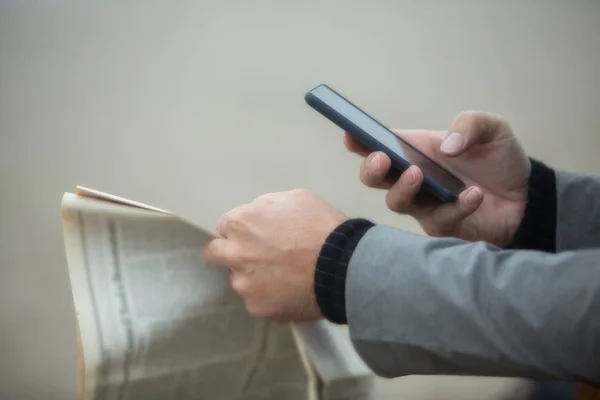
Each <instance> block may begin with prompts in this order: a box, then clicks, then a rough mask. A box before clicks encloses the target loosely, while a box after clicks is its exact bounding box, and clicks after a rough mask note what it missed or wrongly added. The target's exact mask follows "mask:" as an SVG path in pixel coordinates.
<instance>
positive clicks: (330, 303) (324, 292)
mask: <svg viewBox="0 0 600 400" xmlns="http://www.w3.org/2000/svg"><path fill="white" fill-rule="evenodd" d="M374 225H375V224H374V223H372V222H370V221H368V220H365V219H349V220H347V221H345V222H343V223H341V224H340V225H338V226H337V227H336V228H335V229H334V230H333V231H332V232H331V233H330V234H329V236H328V237H327V239H326V240H325V243H323V246H322V248H321V250H320V252H319V257H318V259H317V263H316V267H315V276H314V291H315V297H316V300H317V305H318V307H319V310H320V311H321V314H322V315H323V316H324V317H325V318H326V319H328V320H329V321H331V322H334V323H337V324H345V323H346V321H347V319H346V274H347V271H348V265H349V264H350V259H351V258H352V254H353V252H354V249H356V246H357V245H358V243H359V242H360V240H361V239H362V237H363V236H364V235H365V233H367V231H368V230H369V229H371V228H372V227H373V226H374Z"/></svg>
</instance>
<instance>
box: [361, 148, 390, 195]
mask: <svg viewBox="0 0 600 400" xmlns="http://www.w3.org/2000/svg"><path fill="white" fill-rule="evenodd" d="M391 166H392V161H391V160H390V158H389V157H388V156H387V155H385V154H384V153H382V152H375V153H371V154H370V155H369V156H368V157H367V158H365V160H364V161H363V162H362V164H361V166H360V181H361V182H362V183H363V184H365V185H366V186H368V187H371V188H378V189H388V188H390V187H392V185H393V184H394V182H390V181H388V180H387V179H386V177H387V174H388V172H389V171H390V167H391Z"/></svg>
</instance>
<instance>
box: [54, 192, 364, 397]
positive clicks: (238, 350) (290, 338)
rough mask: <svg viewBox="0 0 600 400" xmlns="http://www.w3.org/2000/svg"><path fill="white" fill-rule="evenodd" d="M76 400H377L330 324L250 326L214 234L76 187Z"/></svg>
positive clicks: (72, 250) (72, 270)
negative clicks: (218, 256)
mask: <svg viewBox="0 0 600 400" xmlns="http://www.w3.org/2000/svg"><path fill="white" fill-rule="evenodd" d="M62 220H63V232H64V240H65V249H66V255H67V262H68V270H69V277H70V281H71V288H72V292H73V301H74V305H75V311H76V314H77V332H78V342H79V398H80V399H81V400H154V399H156V400H197V399H203V400H204V399H209V400H230V399H231V400H267V399H276V400H280V399H282V400H285V399H290V400H296V399H298V400H299V399H302V400H304V399H311V400H312V399H314V400H317V399H351V400H359V399H360V400H362V399H371V398H372V387H373V374H372V373H371V371H370V370H369V369H368V367H367V366H366V365H365V364H364V363H363V362H362V360H361V359H360V358H359V357H358V355H357V354H356V352H355V351H354V349H353V347H352V344H351V342H350V341H349V339H348V338H347V336H346V335H344V334H343V333H342V332H340V331H339V330H338V328H337V327H335V326H333V325H331V324H329V323H328V322H327V321H318V322H315V323H306V324H277V323H272V322H268V321H265V320H260V319H255V318H252V317H251V316H250V315H249V314H248V313H247V312H246V310H245V307H244V304H243V301H242V300H241V299H240V298H239V297H238V296H237V295H236V294H235V292H234V291H232V290H231V288H230V285H229V273H228V271H227V270H225V269H223V268H216V267H214V266H209V265H207V264H206V263H205V262H204V260H203V258H202V247H203V244H204V243H206V242H207V241H208V240H210V239H211V238H212V237H213V234H212V233H211V232H209V231H206V230H204V229H202V228H201V227H199V226H197V225H195V224H193V223H192V222H190V221H188V220H186V219H183V218H181V217H178V216H177V215H175V214H173V213H170V212H168V211H165V210H161V209H158V208H155V207H151V206H147V205H144V204H141V203H137V202H134V201H130V200H127V199H123V198H120V197H116V196H113V195H109V194H106V193H102V192H98V191H95V190H91V189H87V188H84V187H77V190H76V191H75V193H65V194H64V196H63V199H62Z"/></svg>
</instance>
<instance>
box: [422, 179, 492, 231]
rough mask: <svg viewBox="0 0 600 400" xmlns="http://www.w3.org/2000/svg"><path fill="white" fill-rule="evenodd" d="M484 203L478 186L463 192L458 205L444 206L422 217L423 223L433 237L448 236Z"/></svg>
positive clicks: (457, 202)
mask: <svg viewBox="0 0 600 400" xmlns="http://www.w3.org/2000/svg"><path fill="white" fill-rule="evenodd" d="M482 201H483V192H482V191H481V189H480V188H478V187H476V186H471V187H469V188H468V189H467V190H465V191H463V192H462V193H461V194H460V196H459V197H458V200H457V201H456V203H453V204H444V205H441V206H439V207H436V208H435V209H433V210H431V211H430V212H429V213H428V214H427V215H422V216H421V223H422V224H423V226H424V228H425V230H426V232H427V233H428V234H430V235H432V236H446V235H447V234H448V233H450V232H452V231H453V230H454V229H455V228H456V225H457V224H458V223H459V222H461V221H462V220H463V219H465V218H467V217H468V216H469V215H471V214H473V213H474V212H475V211H476V210H477V208H478V207H479V206H480V205H481V202H482Z"/></svg>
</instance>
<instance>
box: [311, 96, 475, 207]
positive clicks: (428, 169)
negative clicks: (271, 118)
mask: <svg viewBox="0 0 600 400" xmlns="http://www.w3.org/2000/svg"><path fill="white" fill-rule="evenodd" d="M304 99H305V100H306V102H307V103H308V105H310V106H311V107H312V108H313V109H315V110H316V111H318V112H319V113H321V114H322V115H323V116H324V117H326V118H327V119H329V120H330V121H332V122H333V123H334V124H336V125H337V126H339V127H340V128H341V129H343V130H344V131H346V132H348V134H349V135H351V136H352V137H353V138H354V139H356V140H357V141H359V142H360V143H362V144H363V145H364V146H366V147H367V148H368V149H370V150H372V151H381V152H383V153H385V154H386V155H387V156H388V157H389V158H390V160H391V161H392V167H391V171H390V172H391V173H392V175H393V176H398V177H399V176H400V175H401V174H402V173H403V172H404V171H406V170H407V169H408V168H409V167H410V166H411V165H416V166H417V167H419V168H420V169H421V171H422V172H423V184H422V186H421V191H422V192H426V193H428V194H430V195H433V196H434V197H435V198H437V199H438V200H440V201H442V202H445V203H453V202H455V201H456V200H457V198H458V196H459V195H460V193H461V192H462V191H463V190H464V189H465V184H464V183H463V182H462V181H461V180H460V179H458V178H457V177H456V176H454V175H453V174H452V173H450V172H449V171H448V170H446V169H445V168H444V167H442V166H441V165H439V164H438V163H436V162H435V161H433V160H432V159H431V158H429V157H427V156H426V155H425V154H423V153H422V152H420V151H419V150H418V149H416V148H415V147H413V146H412V145H411V144H409V143H408V142H406V141H405V140H402V139H401V138H399V137H398V136H396V135H395V134H394V133H393V132H392V131H390V130H389V129H388V128H386V127H385V126H383V125H382V124H381V123H379V122H378V121H376V120H375V119H373V118H372V117H371V116H369V115H368V114H367V113H365V112H364V111H362V110H361V109H360V108H358V107H357V106H355V105H354V104H352V103H351V102H350V101H348V100H346V99H345V98H344V97H343V96H341V95H340V94H338V93H337V92H336V91H334V90H333V89H331V88H330V87H329V86H327V85H324V84H321V85H319V86H316V87H315V88H313V89H311V90H309V91H308V92H307V93H306V95H305V96H304Z"/></svg>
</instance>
